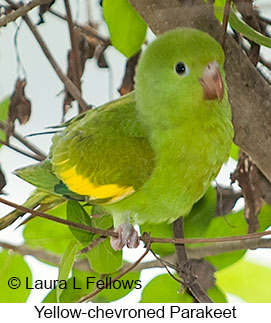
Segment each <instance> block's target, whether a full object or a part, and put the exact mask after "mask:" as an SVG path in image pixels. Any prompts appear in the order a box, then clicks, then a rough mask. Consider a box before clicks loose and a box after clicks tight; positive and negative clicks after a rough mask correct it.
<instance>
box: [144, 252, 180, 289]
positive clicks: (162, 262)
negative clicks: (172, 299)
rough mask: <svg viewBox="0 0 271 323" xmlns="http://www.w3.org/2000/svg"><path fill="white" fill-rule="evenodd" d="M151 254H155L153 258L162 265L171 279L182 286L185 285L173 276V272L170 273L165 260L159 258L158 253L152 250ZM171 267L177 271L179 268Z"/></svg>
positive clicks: (171, 265)
mask: <svg viewBox="0 0 271 323" xmlns="http://www.w3.org/2000/svg"><path fill="white" fill-rule="evenodd" d="M150 252H151V253H152V254H153V256H154V257H155V258H156V259H157V260H158V261H159V262H160V263H161V265H162V266H163V267H164V268H165V269H166V271H167V273H168V274H169V276H170V277H171V278H173V279H174V280H176V281H177V282H178V283H180V284H182V283H183V281H182V280H180V279H178V278H177V277H175V276H174V275H173V274H172V272H170V270H169V269H168V267H167V265H166V264H165V261H164V260H163V259H161V258H159V257H158V256H157V255H156V253H155V252H154V251H153V250H150ZM170 267H172V268H174V267H175V268H174V269H175V270H176V269H177V267H176V266H174V265H173V264H170Z"/></svg>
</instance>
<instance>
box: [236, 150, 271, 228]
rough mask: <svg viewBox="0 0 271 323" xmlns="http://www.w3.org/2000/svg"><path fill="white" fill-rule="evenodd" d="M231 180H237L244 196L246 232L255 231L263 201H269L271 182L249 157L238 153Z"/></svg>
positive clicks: (270, 198) (270, 199)
mask: <svg viewBox="0 0 271 323" xmlns="http://www.w3.org/2000/svg"><path fill="white" fill-rule="evenodd" d="M231 179H232V182H235V181H238V183H239V185H240V187H241V188H242V193H243V196H244V198H245V210H244V215H245V218H246V220H247V222H248V226H249V227H248V232H255V231H257V230H258V228H259V222H258V214H259V212H260V210H261V207H262V205H263V201H266V202H267V203H269V204H270V202H271V184H270V182H269V181H268V180H267V178H266V177H265V176H264V175H263V174H262V172H261V171H260V170H259V169H258V168H257V166H256V165H255V164H254V163H253V162H252V160H251V158H250V157H249V156H247V155H246V154H245V153H243V152H242V153H240V156H239V161H238V165H237V168H236V170H235V172H234V173H233V174H232V175H231Z"/></svg>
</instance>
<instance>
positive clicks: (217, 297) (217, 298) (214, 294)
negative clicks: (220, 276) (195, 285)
mask: <svg viewBox="0 0 271 323" xmlns="http://www.w3.org/2000/svg"><path fill="white" fill-rule="evenodd" d="M208 296H209V297H210V298H211V300H212V301H213V302H215V303H227V298H226V295H225V293H224V292H223V291H222V290H221V289H220V288H219V287H217V286H213V287H211V288H209V289H208Z"/></svg>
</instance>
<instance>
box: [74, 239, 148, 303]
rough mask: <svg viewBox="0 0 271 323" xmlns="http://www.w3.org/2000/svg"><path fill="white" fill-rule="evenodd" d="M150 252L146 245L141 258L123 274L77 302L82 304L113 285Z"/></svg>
mask: <svg viewBox="0 0 271 323" xmlns="http://www.w3.org/2000/svg"><path fill="white" fill-rule="evenodd" d="M149 251H150V246H149V245H148V246H147V247H146V250H145V252H144V253H143V255H142V256H141V257H139V258H138V259H137V261H136V262H135V263H134V264H132V265H131V266H129V267H128V268H127V269H126V270H124V271H123V272H121V273H120V274H119V275H117V276H116V277H114V278H113V279H112V280H110V283H109V284H106V285H104V286H103V288H97V289H96V290H94V291H93V292H92V293H91V294H89V295H87V296H85V297H83V298H81V299H80V300H79V303H84V302H85V301H87V300H89V299H91V298H92V297H94V296H96V295H97V294H99V293H100V292H101V291H103V290H104V289H105V288H108V287H109V286H111V285H112V283H114V282H115V281H116V280H118V279H120V278H121V277H123V276H124V275H125V274H127V273H128V272H130V271H132V270H133V269H134V268H135V267H136V266H137V265H138V264H140V263H141V261H142V260H143V259H144V258H145V256H146V255H147V254H148V252H149Z"/></svg>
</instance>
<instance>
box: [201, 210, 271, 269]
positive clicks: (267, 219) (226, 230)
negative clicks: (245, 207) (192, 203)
mask: <svg viewBox="0 0 271 323" xmlns="http://www.w3.org/2000/svg"><path fill="white" fill-rule="evenodd" d="M258 220H259V225H260V228H259V231H264V230H266V229H267V228H268V227H269V226H270V225H271V207H270V206H269V205H264V206H263V207H262V209H261V212H260V213H259V215H258ZM247 229H248V226H247V222H246V220H245V218H244V214H243V211H239V212H237V213H230V214H228V215H226V216H225V217H215V218H213V220H212V221H211V223H210V225H209V227H208V230H207V231H206V234H205V237H206V238H217V237H230V236H237V235H243V234H246V233H247ZM245 253H246V251H245V250H238V251H233V252H226V253H222V254H219V255H216V256H211V257H206V260H208V261H209V262H211V263H212V264H213V265H214V266H215V267H216V268H217V269H222V268H224V267H227V266H230V265H231V264H233V263H234V262H236V261H238V260H239V259H240V258H242V257H243V256H244V254H245Z"/></svg>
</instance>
